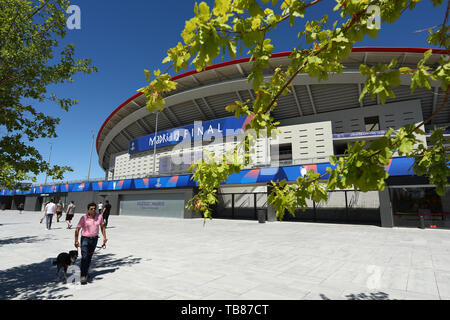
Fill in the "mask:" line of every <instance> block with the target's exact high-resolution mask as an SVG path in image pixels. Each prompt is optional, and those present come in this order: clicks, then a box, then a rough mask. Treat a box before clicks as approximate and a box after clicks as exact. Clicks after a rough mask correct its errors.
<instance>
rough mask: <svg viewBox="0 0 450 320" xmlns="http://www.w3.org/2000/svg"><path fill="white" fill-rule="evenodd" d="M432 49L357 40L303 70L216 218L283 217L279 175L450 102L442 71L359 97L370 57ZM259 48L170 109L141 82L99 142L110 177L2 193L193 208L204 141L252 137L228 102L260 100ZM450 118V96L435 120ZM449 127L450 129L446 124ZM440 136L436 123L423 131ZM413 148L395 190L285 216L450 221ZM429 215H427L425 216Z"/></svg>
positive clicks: (316, 164) (194, 82)
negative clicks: (344, 52)
mask: <svg viewBox="0 0 450 320" xmlns="http://www.w3.org/2000/svg"><path fill="white" fill-rule="evenodd" d="M426 50H427V49H422V48H389V47H388V48H385V47H383V48H379V47H376V48H374V47H369V48H355V49H353V51H352V53H351V54H350V56H349V57H348V58H347V59H345V60H344V61H343V64H344V65H345V67H346V68H345V70H344V72H343V73H341V74H330V75H329V79H328V80H327V81H321V82H318V81H317V80H316V79H313V78H310V77H309V76H308V75H307V74H301V75H298V76H297V77H296V78H295V79H294V81H293V87H292V89H291V91H292V92H291V93H290V94H288V95H286V96H283V97H281V98H280V99H279V100H278V106H277V107H276V108H275V110H274V111H273V113H272V116H273V117H274V118H275V120H276V121H278V122H280V125H279V129H280V131H281V134H279V135H278V136H277V138H276V139H275V138H261V139H259V140H258V141H257V144H256V147H255V148H254V149H253V150H252V162H251V164H250V165H249V166H248V167H247V168H246V169H245V170H243V171H242V172H241V173H240V174H235V175H232V176H230V178H229V179H228V180H227V181H226V182H225V183H224V184H223V186H222V187H221V188H220V190H219V200H220V201H219V204H218V205H217V206H216V207H215V208H214V212H215V213H214V217H215V218H227V219H255V220H256V219H257V218H258V216H261V215H262V216H265V217H266V219H268V220H275V219H276V218H275V214H274V211H273V209H272V208H271V206H270V205H268V204H267V195H268V193H269V192H270V187H269V185H270V181H276V180H282V179H286V180H288V181H292V182H293V181H295V180H296V179H297V177H298V176H300V175H303V174H304V173H305V172H306V171H307V170H310V169H312V170H315V171H316V172H319V173H324V172H326V167H328V166H330V164H329V157H330V156H331V155H342V154H343V153H344V151H345V149H346V146H347V143H352V142H355V141H361V140H364V141H372V140H374V139H377V138H378V137H380V136H382V135H383V134H384V133H385V132H386V130H388V129H389V128H394V129H397V128H399V127H401V126H404V125H407V124H411V123H414V124H419V123H421V122H422V121H423V120H424V119H427V118H428V117H429V116H430V115H431V114H432V113H433V112H434V111H435V110H437V108H438V107H440V106H441V105H442V104H443V101H444V92H443V91H442V90H441V89H440V86H439V85H440V84H439V83H432V90H426V89H422V88H418V89H416V90H415V92H414V93H411V92H410V84H411V79H410V77H409V76H407V75H404V76H403V75H402V77H401V85H400V86H399V87H396V88H394V92H395V96H396V97H395V98H393V99H387V101H386V104H385V105H381V104H380V101H379V99H372V98H371V97H370V96H366V97H364V99H363V100H362V101H359V96H360V94H361V91H362V89H363V86H364V81H365V78H364V77H363V76H362V75H361V74H360V72H359V65H360V64H362V63H364V64H367V65H375V64H377V63H389V62H390V61H391V60H392V59H394V58H395V59H397V61H398V65H399V66H401V67H406V66H408V67H411V68H414V67H416V66H417V63H418V61H419V60H420V59H421V58H422V57H423V53H424V52H425V51H426ZM447 54H448V51H447V50H441V49H433V54H432V56H431V58H430V59H429V60H428V64H429V65H430V66H431V67H433V65H434V64H436V62H437V61H438V59H439V58H440V57H441V56H443V55H447ZM288 56H289V52H283V53H278V54H274V55H273V56H272V57H271V59H270V68H268V69H267V70H266V75H267V77H268V78H270V75H271V74H273V71H274V69H275V68H277V67H281V68H286V67H287V66H288V64H289V58H288ZM250 68H251V62H249V59H248V58H244V59H237V60H232V61H229V62H224V63H219V64H215V65H213V66H211V67H208V68H206V70H204V71H202V72H196V71H190V72H186V73H183V74H179V75H176V76H174V77H173V78H172V80H174V81H176V82H177V83H178V86H177V90H176V91H174V92H172V93H170V94H169V95H167V96H166V97H165V99H166V107H165V109H164V111H161V112H155V113H152V114H150V113H149V112H148V111H147V110H146V107H145V102H146V99H145V96H144V95H143V94H141V93H137V94H135V95H134V96H132V97H131V98H129V99H128V100H126V101H125V102H124V103H122V104H121V105H120V106H119V107H117V108H116V109H115V110H114V111H113V112H112V113H111V114H110V115H109V116H108V117H107V118H106V120H105V121H104V123H103V125H102V127H101V128H100V130H99V132H98V135H97V140H96V149H97V153H98V156H99V165H100V166H101V167H102V168H103V169H104V170H105V173H106V174H105V179H104V180H103V181H84V182H79V183H60V184H54V185H52V186H35V187H33V188H31V189H30V190H29V191H25V192H20V191H18V190H13V191H9V190H1V191H2V195H1V196H0V201H1V202H2V204H3V206H6V207H7V208H15V207H16V206H17V205H18V204H19V203H20V202H21V201H25V209H26V210H40V209H41V206H42V203H43V202H45V200H46V199H47V198H49V197H54V198H56V199H62V200H63V201H64V202H66V203H67V202H68V201H69V200H75V202H76V203H78V204H79V206H78V210H79V211H80V212H83V211H84V208H85V204H87V203H88V202H90V201H97V202H98V201H102V200H105V199H108V200H109V201H110V203H112V206H113V214H120V215H148V216H160V217H176V218H191V217H196V215H195V214H194V213H193V212H190V211H188V210H187V209H185V205H186V203H187V201H188V200H189V199H190V198H191V197H192V196H193V195H194V194H195V192H197V187H196V185H195V183H194V181H192V180H191V179H190V178H191V177H192V175H191V174H190V173H189V172H188V170H187V169H188V167H189V165H190V163H192V162H193V161H195V160H197V159H199V158H200V157H202V156H203V155H204V151H208V152H212V153H215V154H216V155H217V154H223V153H224V152H226V151H227V150H230V149H231V148H232V147H233V146H234V145H236V143H237V141H238V139H239V137H242V134H243V131H244V129H245V125H246V124H247V123H248V121H249V120H250V119H249V118H241V119H237V118H234V117H233V115H232V114H230V113H229V112H227V111H226V110H225V106H227V105H228V104H232V103H234V102H235V101H246V100H250V101H251V100H253V99H254V98H255V93H254V92H253V90H252V86H251V83H249V82H248V80H247V76H248V74H249V72H250ZM449 124H450V107H449V104H447V106H446V107H445V108H444V110H442V111H441V112H440V113H439V114H438V115H437V116H436V117H434V118H433V121H432V123H431V124H428V125H427V126H426V127H425V128H424V129H425V130H426V131H429V130H430V129H431V128H432V127H434V125H436V126H438V127H443V126H448V125H449ZM446 136H447V137H448V136H449V134H448V131H447V132H446ZM423 142H424V143H425V145H426V144H430V143H431V142H430V140H429V135H428V136H427V138H424V141H423ZM411 165H412V160H411V159H408V158H404V157H398V156H396V155H394V157H393V158H392V161H391V163H390V164H389V165H388V166H386V168H385V169H386V170H387V171H388V173H389V174H390V178H389V179H388V180H387V183H388V187H387V188H386V189H385V190H384V191H370V192H365V193H363V192H355V191H354V190H339V191H335V192H330V194H329V199H328V201H327V202H326V203H315V202H313V201H310V202H309V203H308V205H309V208H308V210H307V211H306V212H304V213H303V212H302V211H301V210H299V211H298V213H297V214H296V216H295V217H291V216H290V215H286V216H285V220H291V221H292V220H297V221H314V222H332V223H364V224H373V225H378V226H382V227H393V226H414V227H416V226H418V225H419V223H422V225H425V226H427V227H429V226H436V227H438V228H446V227H447V228H448V227H450V218H449V217H448V216H449V215H450V188H447V193H446V194H445V195H444V196H442V197H440V196H438V195H437V194H436V192H435V188H434V186H432V185H430V184H429V182H428V180H427V179H426V178H424V177H418V176H416V175H414V172H412V171H411V170H410V167H411ZM421 217H423V219H421Z"/></svg>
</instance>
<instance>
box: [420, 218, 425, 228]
mask: <svg viewBox="0 0 450 320" xmlns="http://www.w3.org/2000/svg"><path fill="white" fill-rule="evenodd" d="M419 228H420V229H425V220H424V218H423V216H419Z"/></svg>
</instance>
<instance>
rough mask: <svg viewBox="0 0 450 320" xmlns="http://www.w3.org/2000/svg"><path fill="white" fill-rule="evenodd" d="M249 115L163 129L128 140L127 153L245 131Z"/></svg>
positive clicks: (249, 119)
mask: <svg viewBox="0 0 450 320" xmlns="http://www.w3.org/2000/svg"><path fill="white" fill-rule="evenodd" d="M250 121H251V117H242V118H239V119H238V118H235V117H227V118H222V119H216V120H211V121H205V122H200V121H199V123H198V124H197V123H195V124H192V125H188V126H184V127H179V128H174V129H170V130H165V131H161V132H158V133H157V134H156V136H155V134H150V135H147V136H144V137H140V138H138V139H134V140H131V141H130V147H129V150H128V153H130V154H132V153H136V152H141V151H145V150H150V149H153V148H155V145H156V148H160V147H165V146H170V145H176V144H178V143H181V142H183V141H193V140H201V139H205V140H206V139H212V138H213V137H217V136H227V135H235V134H239V133H241V132H243V131H245V127H246V125H247V124H248V123H249V122H250Z"/></svg>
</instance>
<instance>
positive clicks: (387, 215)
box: [378, 188, 394, 228]
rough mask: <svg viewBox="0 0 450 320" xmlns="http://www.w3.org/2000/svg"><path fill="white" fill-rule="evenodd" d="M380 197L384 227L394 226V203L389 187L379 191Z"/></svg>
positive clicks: (382, 224)
mask: <svg viewBox="0 0 450 320" xmlns="http://www.w3.org/2000/svg"><path fill="white" fill-rule="evenodd" d="M378 194H379V197H380V218H381V226H382V227H383V228H392V227H393V226H394V217H393V215H392V204H391V199H390V197H389V189H388V188H385V189H384V190H383V191H379V192H378Z"/></svg>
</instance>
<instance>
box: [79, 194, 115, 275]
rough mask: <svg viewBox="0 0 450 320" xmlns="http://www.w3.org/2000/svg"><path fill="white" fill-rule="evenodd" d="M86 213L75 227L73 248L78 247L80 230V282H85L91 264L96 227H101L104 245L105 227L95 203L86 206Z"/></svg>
mask: <svg viewBox="0 0 450 320" xmlns="http://www.w3.org/2000/svg"><path fill="white" fill-rule="evenodd" d="M87 209H88V213H87V214H86V215H84V216H82V217H81V219H80V222H78V225H77V228H76V229H75V248H77V249H78V248H79V247H80V243H79V242H78V234H79V232H80V229H81V230H82V231H81V265H80V267H81V268H80V269H81V279H80V282H81V284H86V283H87V279H88V271H89V266H90V264H91V260H92V255H93V254H94V251H95V248H96V247H97V241H98V231H99V230H98V229H99V227H100V228H101V231H102V235H103V246H105V245H106V241H108V239H106V228H105V225H104V224H103V216H102V215H101V214H97V213H96V209H97V205H96V204H95V203H94V202H92V203H89V204H88V206H87ZM103 246H102V247H103Z"/></svg>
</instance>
